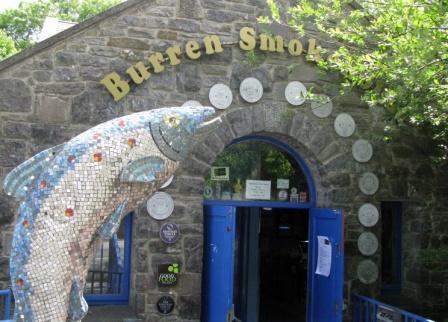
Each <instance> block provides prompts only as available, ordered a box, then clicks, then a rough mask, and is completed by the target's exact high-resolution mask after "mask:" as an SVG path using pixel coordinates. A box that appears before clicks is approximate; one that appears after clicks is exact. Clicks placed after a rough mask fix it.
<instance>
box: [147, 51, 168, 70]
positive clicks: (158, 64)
mask: <svg viewBox="0 0 448 322" xmlns="http://www.w3.org/2000/svg"><path fill="white" fill-rule="evenodd" d="M148 60H149V62H150V63H151V65H152V68H153V71H154V73H156V74H158V73H160V72H162V71H163V70H164V69H165V67H164V66H163V65H162V64H163V55H162V54H161V53H154V54H152V55H151V56H149V58H148Z"/></svg>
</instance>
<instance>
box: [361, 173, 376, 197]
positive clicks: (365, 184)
mask: <svg viewBox="0 0 448 322" xmlns="http://www.w3.org/2000/svg"><path fill="white" fill-rule="evenodd" d="M379 186H380V182H379V180H378V177H377V176H376V175H375V174H374V173H372V172H365V173H364V174H363V175H362V176H361V178H359V189H360V190H361V191H362V192H363V193H364V194H366V195H373V194H375V192H377V191H378V188H379Z"/></svg>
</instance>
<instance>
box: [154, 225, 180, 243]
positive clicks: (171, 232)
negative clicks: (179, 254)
mask: <svg viewBox="0 0 448 322" xmlns="http://www.w3.org/2000/svg"><path fill="white" fill-rule="evenodd" d="M159 235H160V239H161V240H162V241H163V242H164V243H165V244H174V243H175V242H177V241H178V240H179V237H180V230H179V226H178V225H176V224H174V223H171V222H167V223H164V224H163V225H162V227H160V231H159Z"/></svg>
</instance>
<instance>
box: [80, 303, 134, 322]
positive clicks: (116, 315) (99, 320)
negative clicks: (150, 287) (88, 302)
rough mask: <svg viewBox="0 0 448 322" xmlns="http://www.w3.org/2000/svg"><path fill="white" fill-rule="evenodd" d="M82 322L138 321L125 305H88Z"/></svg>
mask: <svg viewBox="0 0 448 322" xmlns="http://www.w3.org/2000/svg"><path fill="white" fill-rule="evenodd" d="M82 321H83V322H140V321H142V320H138V319H137V318H135V314H134V312H133V310H132V308H131V307H129V306H126V305H105V306H90V307H89V312H88V313H87V316H86V317H85V318H84V319H83V320H82Z"/></svg>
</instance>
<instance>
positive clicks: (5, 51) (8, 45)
mask: <svg viewBox="0 0 448 322" xmlns="http://www.w3.org/2000/svg"><path fill="white" fill-rule="evenodd" d="M16 52H17V49H16V47H15V46H14V40H12V38H11V37H8V36H7V35H6V34H5V32H4V31H2V30H0V60H1V59H3V58H6V57H9V56H11V55H13V54H15V53H16Z"/></svg>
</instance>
